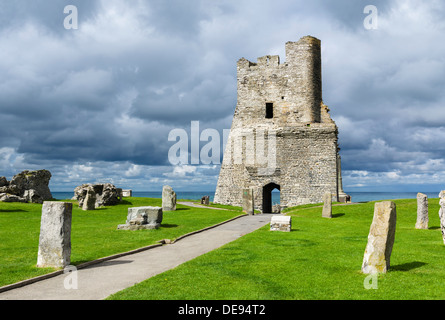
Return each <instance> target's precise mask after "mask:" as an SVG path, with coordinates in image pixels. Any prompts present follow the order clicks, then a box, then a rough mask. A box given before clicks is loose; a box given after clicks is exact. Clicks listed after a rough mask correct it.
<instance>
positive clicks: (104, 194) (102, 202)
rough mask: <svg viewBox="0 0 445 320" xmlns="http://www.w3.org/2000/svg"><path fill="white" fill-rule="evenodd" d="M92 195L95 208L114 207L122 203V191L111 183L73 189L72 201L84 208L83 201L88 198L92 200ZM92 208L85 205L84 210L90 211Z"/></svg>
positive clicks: (88, 184) (89, 184) (85, 185)
mask: <svg viewBox="0 0 445 320" xmlns="http://www.w3.org/2000/svg"><path fill="white" fill-rule="evenodd" d="M93 193H94V196H95V198H96V199H95V201H94V203H95V205H94V206H95V208H99V207H103V206H115V205H117V204H119V203H120V202H121V201H122V189H120V188H116V187H115V186H114V185H113V184H111V183H103V184H91V183H87V184H83V185H81V186H78V187H76V188H75V189H74V197H73V198H72V200H77V201H78V202H79V207H80V208H84V204H85V199H86V198H87V195H88V197H89V198H90V199H91V198H93ZM91 207H92V206H91V205H89V206H87V205H86V204H85V210H92V208H91ZM87 208H89V209H87Z"/></svg>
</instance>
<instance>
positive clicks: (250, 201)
mask: <svg viewBox="0 0 445 320" xmlns="http://www.w3.org/2000/svg"><path fill="white" fill-rule="evenodd" d="M243 212H245V213H247V214H248V215H251V216H252V215H254V214H255V203H254V197H253V190H252V189H244V190H243Z"/></svg>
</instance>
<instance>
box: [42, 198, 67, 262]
mask: <svg viewBox="0 0 445 320" xmlns="http://www.w3.org/2000/svg"><path fill="white" fill-rule="evenodd" d="M72 210H73V204H72V203H69V202H53V201H45V202H44V203H43V206H42V219H41V223H40V238H39V251H38V257H37V267H38V268H47V267H53V268H64V267H66V266H67V265H69V264H70V262H71V220H72Z"/></svg>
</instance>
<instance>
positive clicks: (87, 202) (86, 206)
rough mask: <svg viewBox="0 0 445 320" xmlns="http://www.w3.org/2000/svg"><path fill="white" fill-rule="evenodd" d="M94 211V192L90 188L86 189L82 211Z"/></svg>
mask: <svg viewBox="0 0 445 320" xmlns="http://www.w3.org/2000/svg"><path fill="white" fill-rule="evenodd" d="M95 209H96V192H95V191H94V188H93V187H92V186H90V187H88V188H87V194H86V196H85V199H84V200H83V204H82V210H83V211H90V210H95Z"/></svg>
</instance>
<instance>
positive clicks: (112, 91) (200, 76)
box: [0, 0, 445, 192]
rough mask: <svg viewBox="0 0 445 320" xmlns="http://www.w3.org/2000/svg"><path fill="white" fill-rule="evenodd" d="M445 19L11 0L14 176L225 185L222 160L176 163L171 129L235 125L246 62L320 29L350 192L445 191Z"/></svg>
mask: <svg viewBox="0 0 445 320" xmlns="http://www.w3.org/2000/svg"><path fill="white" fill-rule="evenodd" d="M369 4H372V5H374V6H375V7H376V8H377V9H378V25H377V29H371V30H368V29H366V28H365V27H364V24H363V21H364V19H365V18H366V17H367V16H368V14H365V13H364V8H365V6H366V5H369ZM67 5H74V6H76V7H77V10H78V29H66V28H65V25H64V20H65V18H66V17H67V16H68V14H65V13H64V8H65V6H67ZM444 18H445V3H444V2H443V1H415V0H411V1H407V0H403V1H402V0H400V1H399V0H393V1H372V2H370V1H357V0H349V1H347V0H341V1H329V0H325V1H321V0H319V1H310V2H309V1H300V0H274V1H265V0H261V1H259V0H251V1H246V0H187V1H184V0H139V1H137V0H132V1H123V0H120V1H119V0H102V1H100V0H97V1H92V0H85V1H75V0H66V1H61V0H33V1H29V0H15V1H9V0H0V48H1V49H0V74H1V75H2V76H1V78H0V121H1V122H0V176H2V175H3V176H6V177H7V178H8V179H11V178H12V176H13V175H14V174H16V173H18V172H20V171H22V170H26V169H30V170H34V169H48V170H50V171H51V173H52V175H53V177H52V179H51V183H50V187H51V190H52V191H65V190H66V191H72V190H73V189H74V187H75V186H77V185H79V184H82V183H87V182H112V183H114V184H115V185H116V186H118V187H122V188H131V189H133V190H139V191H160V190H161V189H162V185H164V184H169V185H171V186H172V187H173V188H175V189H176V190H203V191H207V190H208V191H212V190H214V189H215V187H216V182H217V177H218V174H219V169H220V166H219V165H213V164H211V165H202V164H201V165H194V166H193V165H188V166H176V167H175V166H172V165H170V163H169V161H168V150H169V148H170V147H171V146H172V145H173V144H174V143H173V142H169V141H168V134H169V132H170V131H171V130H173V129H175V128H180V129H181V128H182V129H185V130H187V131H189V130H190V123H191V121H199V125H200V129H201V130H204V129H206V128H214V129H217V130H218V131H219V132H221V135H222V130H223V129H230V125H231V121H232V117H233V112H234V110H235V106H236V62H237V60H238V59H240V58H241V57H244V58H246V59H249V60H251V61H256V59H257V57H260V56H264V55H268V54H274V55H275V54H278V55H280V57H281V60H282V61H284V60H285V52H284V45H285V43H286V42H287V41H298V39H300V38H301V37H302V36H305V35H312V36H315V37H317V38H319V39H320V40H321V42H322V68H323V100H324V103H325V104H327V105H328V106H329V108H330V110H331V111H330V113H331V116H332V118H333V119H334V120H335V121H336V123H337V125H338V127H339V132H340V134H339V143H340V147H341V156H342V169H343V184H344V189H345V191H346V192H348V191H439V190H441V189H445V166H444V158H445V143H444V141H445V128H444V126H445V90H444V88H445V41H444V40H445V36H444V35H445V19H444Z"/></svg>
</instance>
